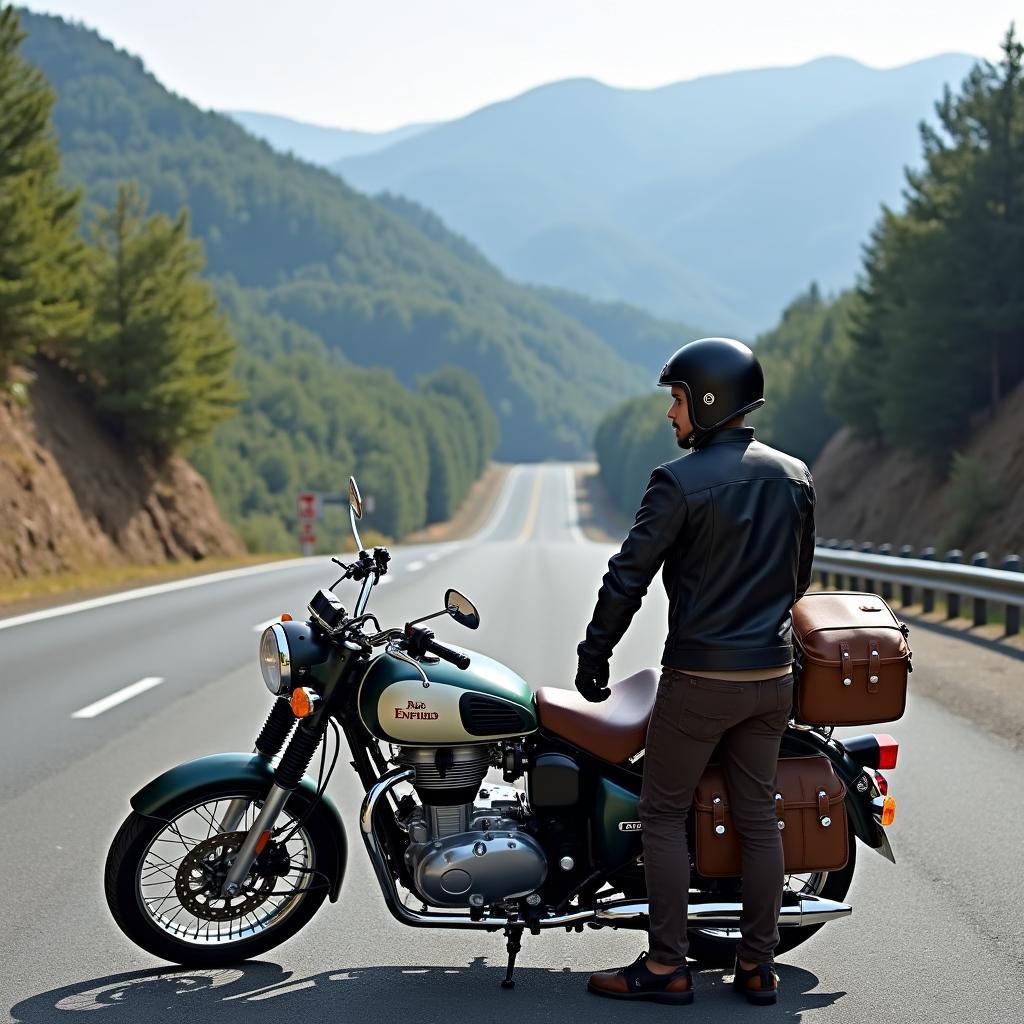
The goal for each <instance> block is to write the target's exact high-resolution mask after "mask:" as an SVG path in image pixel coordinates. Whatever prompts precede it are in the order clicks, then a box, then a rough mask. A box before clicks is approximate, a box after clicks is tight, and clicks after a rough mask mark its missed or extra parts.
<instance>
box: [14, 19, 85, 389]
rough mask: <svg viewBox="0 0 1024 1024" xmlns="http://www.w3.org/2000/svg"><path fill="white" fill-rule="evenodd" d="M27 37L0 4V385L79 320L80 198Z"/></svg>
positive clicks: (63, 337) (73, 329)
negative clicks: (66, 180)
mask: <svg viewBox="0 0 1024 1024" xmlns="http://www.w3.org/2000/svg"><path fill="white" fill-rule="evenodd" d="M24 38H25V34H24V32H23V31H22V30H21V26H20V22H19V19H18V14H17V12H16V11H15V9H14V8H13V7H7V6H5V7H0V383H2V382H3V381H4V380H5V379H6V377H7V375H8V373H9V372H10V369H11V366H12V365H14V364H15V363H20V362H24V361H25V360H27V359H28V358H29V357H31V355H32V353H33V352H34V351H35V350H36V348H38V346H40V345H44V344H47V345H52V344H55V343H60V342H62V341H64V340H66V339H67V338H69V337H71V336H73V335H74V334H75V333H77V331H78V330H79V329H80V328H81V326H82V324H83V322H84V314H83V310H82V306H81V303H80V301H79V280H80V278H79V274H80V264H81V256H82V249H83V245H82V241H81V239H80V237H79V235H78V230H77V229H78V201H79V197H78V193H77V192H76V191H74V190H72V189H68V188H65V187H63V186H62V185H60V184H59V182H58V180H57V175H58V172H59V170H60V154H59V152H58V149H57V143H56V141H55V139H54V137H53V132H52V130H51V127H50V111H51V109H52V107H53V103H54V96H53V92H52V90H51V89H50V87H49V85H48V84H47V82H46V79H45V78H44V77H43V75H42V74H41V73H40V72H39V71H38V70H36V69H35V68H34V67H32V66H31V65H30V64H28V63H27V62H26V61H25V60H24V59H22V57H21V56H20V55H19V52H18V51H19V48H20V46H21V43H22V40H23V39H24Z"/></svg>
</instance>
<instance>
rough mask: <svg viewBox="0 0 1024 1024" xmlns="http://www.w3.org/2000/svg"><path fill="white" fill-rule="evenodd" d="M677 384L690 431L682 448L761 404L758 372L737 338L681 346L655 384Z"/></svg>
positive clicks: (692, 445)
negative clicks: (686, 407) (682, 394)
mask: <svg viewBox="0 0 1024 1024" xmlns="http://www.w3.org/2000/svg"><path fill="white" fill-rule="evenodd" d="M673 384H678V385H679V386H680V387H681V388H683V389H684V390H685V391H686V397H687V399H688V400H689V402H690V420H691V422H692V423H693V426H694V430H693V433H692V434H691V435H690V436H689V437H688V438H686V439H685V441H683V442H681V444H682V445H683V447H684V448H699V447H700V445H701V444H702V443H703V442H704V441H705V440H706V439H707V438H708V437H709V436H710V435H711V434H712V433H713V432H714V431H716V430H717V429H718V428H719V427H721V426H722V424H723V423H728V422H729V420H731V419H733V418H734V417H735V416H741V415H743V414H744V413H748V412H752V411H753V410H754V409H759V408H760V407H761V406H762V405H764V373H763V372H762V370H761V364H760V363H759V362H758V361H757V356H755V355H754V353H753V352H751V350H750V349H749V348H747V346H746V345H744V344H743V343H742V342H741V341H733V340H732V339H731V338H701V339H700V340H699V341H691V342H690V343H689V345H684V346H683V347H682V348H681V349H679V351H678V352H676V354H675V355H674V356H672V358H671V359H670V360H669V361H668V362H667V363H666V364H665V365H664V366H663V367H662V368H661V376H660V377H659V378H658V387H661V388H668V387H672V385H673Z"/></svg>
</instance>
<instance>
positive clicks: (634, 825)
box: [619, 821, 643, 832]
mask: <svg viewBox="0 0 1024 1024" xmlns="http://www.w3.org/2000/svg"><path fill="white" fill-rule="evenodd" d="M619 831H620V832H642V831H643V825H642V824H641V823H640V822H639V821H620V822H619Z"/></svg>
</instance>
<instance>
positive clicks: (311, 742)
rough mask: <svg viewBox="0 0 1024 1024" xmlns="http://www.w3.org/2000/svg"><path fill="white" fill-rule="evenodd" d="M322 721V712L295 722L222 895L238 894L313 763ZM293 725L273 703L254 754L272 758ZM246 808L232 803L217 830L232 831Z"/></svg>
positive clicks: (283, 706)
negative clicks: (288, 741) (268, 789)
mask: <svg viewBox="0 0 1024 1024" xmlns="http://www.w3.org/2000/svg"><path fill="white" fill-rule="evenodd" d="M326 721H327V719H326V716H325V714H324V711H323V710H321V713H320V714H317V715H314V716H313V717H312V718H304V719H301V720H300V721H299V724H298V727H297V728H296V729H295V732H294V734H293V735H292V738H291V742H290V743H289V744H288V749H287V750H286V751H285V752H284V756H283V757H282V758H281V763H280V764H279V765H278V766H277V769H276V771H275V772H274V784H273V786H271V787H270V792H269V793H268V794H267V797H266V799H265V800H264V801H263V807H262V808H261V809H260V813H259V814H258V815H257V816H256V820H255V821H254V822H253V823H252V825H251V826H250V828H249V830H248V831H247V832H246V834H245V839H244V840H243V841H242V846H241V849H239V851H238V853H237V854H236V856H235V859H234V862H233V863H232V865H231V868H230V870H229V871H228V873H227V876H226V877H225V879H224V884H223V886H222V888H221V894H222V895H224V896H236V895H237V894H238V893H239V892H240V891H241V888H242V883H243V882H244V881H245V879H246V878H247V877H248V875H249V871H250V870H251V869H252V865H253V862H254V861H255V860H256V858H257V856H259V854H260V852H261V851H262V849H263V847H264V846H265V845H266V844H267V842H268V841H269V840H270V837H271V835H272V833H273V830H274V823H275V822H276V821H277V819H278V817H279V816H280V814H281V812H282V811H283V810H284V808H285V804H287V803H288V798H289V797H290V796H291V795H292V793H293V792H294V791H295V789H296V787H297V786H298V785H299V783H300V782H301V781H302V776H303V775H305V773H306V769H307V768H308V767H309V763H310V761H312V760H313V754H314V753H315V752H316V748H317V747H318V746H319V744H320V740H321V739H322V737H323V734H324V727H325V723H326ZM294 724H295V716H294V715H293V714H292V710H291V707H290V706H289V704H288V702H287V701H285V700H278V701H276V702H275V704H274V706H273V707H272V708H271V709H270V714H269V715H268V716H267V721H266V723H265V724H264V726H263V729H262V731H261V732H260V735H259V737H258V738H257V740H256V753H257V754H260V755H262V756H263V757H265V758H266V759H267V760H268V761H269V760H271V759H272V758H274V757H276V756H277V754H278V753H279V752H280V750H281V748H282V747H283V746H284V742H285V740H286V739H287V738H288V735H289V733H291V731H292V726H293V725H294ZM247 807H248V801H245V800H232V801H231V803H230V804H229V805H228V809H227V811H226V812H225V814H224V817H223V818H221V821H220V830H221V831H222V832H233V831H235V829H236V828H237V827H238V824H239V822H241V820H242V817H243V815H244V814H245V810H246V808H247Z"/></svg>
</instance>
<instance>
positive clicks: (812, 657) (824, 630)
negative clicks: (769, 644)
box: [793, 591, 911, 726]
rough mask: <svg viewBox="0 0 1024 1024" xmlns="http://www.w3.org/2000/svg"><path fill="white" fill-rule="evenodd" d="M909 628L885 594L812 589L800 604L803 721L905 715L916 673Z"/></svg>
mask: <svg viewBox="0 0 1024 1024" xmlns="http://www.w3.org/2000/svg"><path fill="white" fill-rule="evenodd" d="M909 633H910V631H909V630H908V629H907V627H906V626H905V625H904V624H903V623H902V622H900V621H899V619H897V618H896V616H895V615H894V614H893V612H892V609H891V608H890V607H889V606H888V605H887V604H886V603H885V601H883V600H882V598H880V597H879V596H878V595H877V594H861V593H856V592H853V591H821V592H815V593H813V594H805V595H804V596H803V597H802V598H801V599H800V600H799V601H798V602H797V603H796V604H795V605H794V606H793V643H794V645H795V647H796V689H795V691H794V714H795V717H796V720H797V721H798V722H804V723H806V724H807V725H826V726H827V725H870V724H872V723H876V722H894V721H895V720H896V719H897V718H900V717H901V716H902V715H903V712H904V710H905V709H906V706H907V675H908V673H909V672H910V670H911V664H910V657H911V654H910V646H909V644H908V643H907V637H908V636H909Z"/></svg>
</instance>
